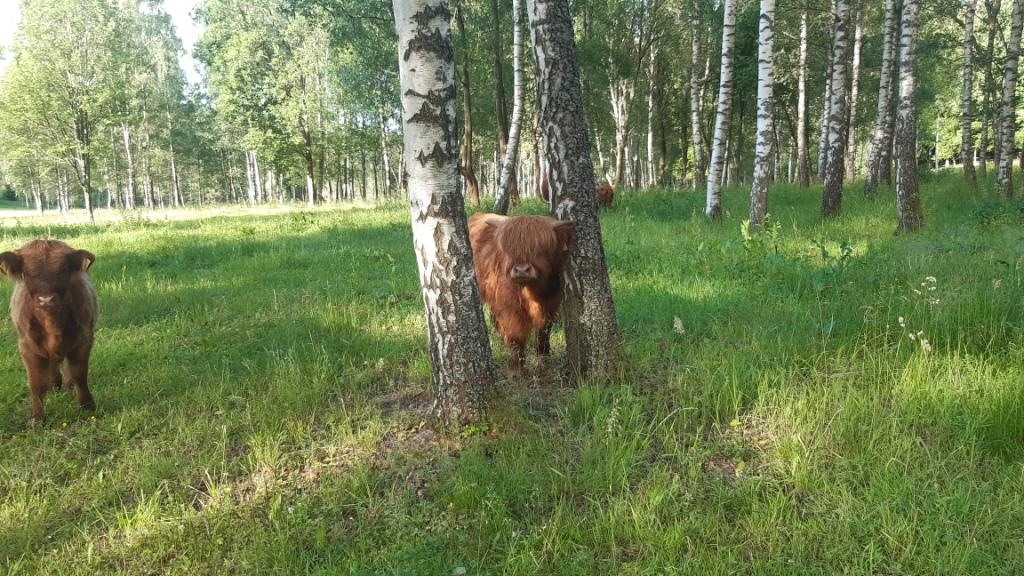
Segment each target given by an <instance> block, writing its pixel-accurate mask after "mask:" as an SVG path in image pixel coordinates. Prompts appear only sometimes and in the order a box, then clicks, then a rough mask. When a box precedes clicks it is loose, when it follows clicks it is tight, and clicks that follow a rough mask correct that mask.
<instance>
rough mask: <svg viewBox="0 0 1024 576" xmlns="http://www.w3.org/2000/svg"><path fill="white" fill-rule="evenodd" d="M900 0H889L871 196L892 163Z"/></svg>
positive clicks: (869, 179) (868, 191) (866, 191)
mask: <svg viewBox="0 0 1024 576" xmlns="http://www.w3.org/2000/svg"><path fill="white" fill-rule="evenodd" d="M899 18H900V15H899V0H885V31H884V32H883V34H884V40H883V43H882V69H881V71H880V74H879V81H878V112H877V114H876V116H875V129H874V133H873V134H872V137H871V151H870V152H869V153H868V174H867V181H866V182H865V183H864V195H865V196H868V197H869V198H871V197H874V196H876V195H877V194H878V180H879V178H880V177H881V176H882V173H881V165H882V163H883V162H884V163H886V164H888V162H889V160H888V156H889V149H890V143H891V142H892V137H891V136H890V135H889V134H888V133H887V132H888V130H889V127H890V126H891V125H892V124H891V123H890V120H889V119H890V117H891V116H892V85H893V72H894V70H895V66H894V63H895V61H896V33H897V28H898V27H899Z"/></svg>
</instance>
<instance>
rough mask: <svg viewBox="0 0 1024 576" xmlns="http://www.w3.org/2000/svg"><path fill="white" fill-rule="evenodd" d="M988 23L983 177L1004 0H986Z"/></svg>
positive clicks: (980, 165) (982, 146) (982, 126)
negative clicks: (1000, 11) (993, 67)
mask: <svg viewBox="0 0 1024 576" xmlns="http://www.w3.org/2000/svg"><path fill="white" fill-rule="evenodd" d="M984 2H985V15H986V20H985V21H986V24H987V25H988V43H987V44H986V47H985V59H986V61H985V87H984V89H983V92H984V97H983V100H982V105H981V114H982V117H981V154H979V156H980V158H979V162H978V173H979V174H980V175H981V177H982V178H985V177H987V176H988V148H989V129H990V128H991V127H992V120H993V119H992V95H993V93H994V92H995V78H994V77H993V74H992V60H993V54H994V46H995V42H996V32H998V31H999V25H998V23H999V9H1000V7H1001V6H1002V0H984Z"/></svg>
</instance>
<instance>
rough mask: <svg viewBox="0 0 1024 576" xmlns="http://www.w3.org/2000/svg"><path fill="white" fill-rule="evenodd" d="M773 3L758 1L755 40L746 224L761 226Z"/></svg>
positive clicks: (770, 121) (770, 131)
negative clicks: (751, 164)
mask: <svg viewBox="0 0 1024 576" xmlns="http://www.w3.org/2000/svg"><path fill="white" fill-rule="evenodd" d="M774 28H775V0H761V16H760V18H759V19H758V35H757V37H758V41H757V135H756V136H757V141H756V144H755V146H754V178H753V186H752V187H751V190H750V225H751V226H752V227H757V228H759V227H761V226H762V225H764V219H765V215H767V213H768V181H769V179H770V174H771V172H770V170H771V154H772V140H774V136H775V134H774V132H775V125H774V118H773V100H772V99H773V92H774V87H775V54H774V45H775V31H774Z"/></svg>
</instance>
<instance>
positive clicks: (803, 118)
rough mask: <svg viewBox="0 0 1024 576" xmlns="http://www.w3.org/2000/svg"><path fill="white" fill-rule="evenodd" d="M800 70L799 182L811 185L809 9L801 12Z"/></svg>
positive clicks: (798, 103)
mask: <svg viewBox="0 0 1024 576" xmlns="http://www.w3.org/2000/svg"><path fill="white" fill-rule="evenodd" d="M799 66H800V70H799V73H798V74H799V77H798V79H797V101H796V173H797V177H796V179H797V182H799V183H800V185H801V186H803V187H804V188H807V187H808V186H810V185H811V159H810V155H809V154H808V152H807V9H806V8H804V9H803V10H802V11H801V12H800V64H799Z"/></svg>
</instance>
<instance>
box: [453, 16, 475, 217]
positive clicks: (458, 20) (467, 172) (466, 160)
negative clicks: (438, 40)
mask: <svg viewBox="0 0 1024 576" xmlns="http://www.w3.org/2000/svg"><path fill="white" fill-rule="evenodd" d="M462 2H463V0H455V26H456V27H457V28H458V30H459V38H461V39H462V45H463V47H464V48H463V50H462V149H461V151H460V153H459V157H460V158H459V159H460V161H461V163H460V166H459V172H460V173H461V174H462V177H463V178H464V179H465V181H466V188H467V190H466V191H467V192H468V194H467V196H469V201H470V202H471V203H472V204H473V206H479V205H480V183H479V181H478V180H477V179H476V169H475V168H474V167H473V92H472V91H471V90H470V74H469V53H470V51H469V37H468V36H467V35H466V18H465V16H464V15H463V7H462Z"/></svg>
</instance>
